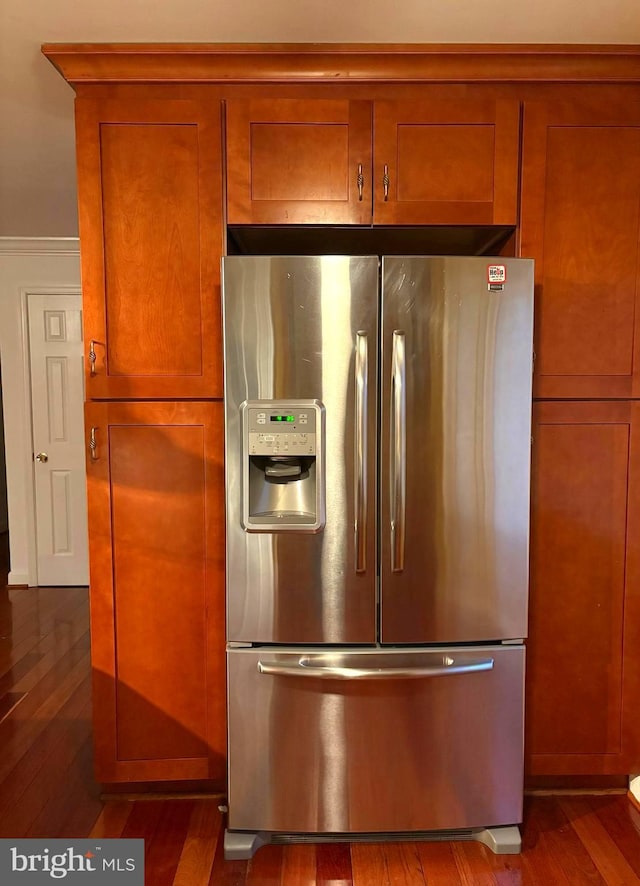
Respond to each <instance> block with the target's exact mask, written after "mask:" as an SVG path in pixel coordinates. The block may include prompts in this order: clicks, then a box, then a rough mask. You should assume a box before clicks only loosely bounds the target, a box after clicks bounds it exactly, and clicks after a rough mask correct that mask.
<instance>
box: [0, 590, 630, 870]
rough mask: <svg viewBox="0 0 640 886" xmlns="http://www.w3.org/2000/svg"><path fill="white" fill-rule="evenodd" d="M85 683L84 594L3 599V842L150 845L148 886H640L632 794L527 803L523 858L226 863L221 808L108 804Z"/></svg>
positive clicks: (374, 848) (272, 857)
mask: <svg viewBox="0 0 640 886" xmlns="http://www.w3.org/2000/svg"><path fill="white" fill-rule="evenodd" d="M89 675H90V665H89V634H88V605H87V591H86V589H84V588H38V589H34V588H31V589H16V590H7V589H6V588H5V589H4V590H0V748H1V749H2V753H1V754H0V837H82V836H87V835H90V836H92V837H95V838H98V837H121V836H122V837H143V838H144V839H145V841H146V844H145V845H146V871H147V875H146V882H147V883H148V884H149V886H172V884H173V886H212V884H220V886H250V884H257V886H276V884H281V886H302V884H305V886H306V884H314V883H316V884H325V886H327V884H334V886H347V884H353V886H396V884H398V886H399V884H402V886H424V884H427V886H456V884H465V886H468V884H471V886H476V884H477V886H485V884H487V886H488V884H497V886H504V884H509V886H513V884H540V886H550V884H551V886H552V884H577V886H582V884H611V886H623V884H634V883H640V810H639V809H636V808H635V807H634V806H633V805H632V804H631V803H630V802H629V801H628V799H627V798H626V796H625V795H624V794H599V795H595V794H594V795H585V794H573V795H570V794H563V795H558V796H535V797H527V798H526V801H525V821H524V826H523V852H522V854H521V855H518V856H495V855H493V854H492V853H491V852H490V851H489V850H487V849H486V847H484V846H481V845H479V844H476V843H407V842H405V843H376V844H357V843H354V844H351V845H349V844H343V843H342V844H341V843H338V844H328V843H320V844H315V845H313V844H311V845H305V844H298V845H293V846H285V847H283V846H265V847H264V848H262V849H260V850H259V852H258V853H257V854H256V856H255V857H254V858H253V859H252V860H251V861H250V862H225V861H224V859H223V854H222V833H223V821H222V816H221V814H220V812H219V811H218V802H219V801H218V800H217V799H216V798H210V797H202V798H196V799H194V798H190V799H151V798H150V799H132V800H127V799H122V798H117V799H109V800H108V801H106V802H104V801H103V800H101V798H100V788H99V786H98V785H97V784H96V783H95V781H94V779H93V776H92V759H91V716H90V679H89Z"/></svg>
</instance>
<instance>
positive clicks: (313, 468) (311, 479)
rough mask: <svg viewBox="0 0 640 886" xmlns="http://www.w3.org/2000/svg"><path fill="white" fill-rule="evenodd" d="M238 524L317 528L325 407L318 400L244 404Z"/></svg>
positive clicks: (321, 504)
mask: <svg viewBox="0 0 640 886" xmlns="http://www.w3.org/2000/svg"><path fill="white" fill-rule="evenodd" d="M241 412H242V463H243V467H242V471H243V483H242V498H243V501H242V525H243V526H244V528H245V529H246V530H247V531H248V532H274V531H278V530H290V531H303V532H304V531H306V532H317V531H318V530H319V529H322V527H323V526H324V521H325V514H324V467H323V450H324V445H323V444H324V409H323V407H322V404H321V403H320V402H319V401H318V400H251V401H246V402H245V403H243V404H242V407H241Z"/></svg>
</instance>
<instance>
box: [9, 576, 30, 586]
mask: <svg viewBox="0 0 640 886" xmlns="http://www.w3.org/2000/svg"><path fill="white" fill-rule="evenodd" d="M7 585H8V586H9V587H10V588H28V587H29V576H28V575H27V573H26V572H10V573H9V577H8V578H7Z"/></svg>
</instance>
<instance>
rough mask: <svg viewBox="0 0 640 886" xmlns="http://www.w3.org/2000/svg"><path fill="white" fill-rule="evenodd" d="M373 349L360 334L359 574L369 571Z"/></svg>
mask: <svg viewBox="0 0 640 886" xmlns="http://www.w3.org/2000/svg"><path fill="white" fill-rule="evenodd" d="M368 377H369V350H368V340H367V333H366V332H362V331H361V330H360V331H358V332H357V333H356V440H355V447H356V453H355V455H356V484H355V486H356V489H355V493H356V495H355V525H354V529H355V545H356V572H366V569H367V383H368Z"/></svg>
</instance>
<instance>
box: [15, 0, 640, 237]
mask: <svg viewBox="0 0 640 886" xmlns="http://www.w3.org/2000/svg"><path fill="white" fill-rule="evenodd" d="M136 41H137V42H147V43H148V42H160V41H168V42H211V43H223V42H256V43H259V42H275V43H286V42H317V43H322V42H327V43H335V42H354V43H362V42H380V43H389V42H399V43H403V42H405V43H447V42H449V43H518V42H520V43H536V42H539V43H634V42H635V43H640V2H639V0H580V2H577V0H537V2H535V3H532V2H530V0H482V2H481V0H448V2H447V0H347V2H344V0H243V2H237V0H109V2H103V0H83V2H82V3H79V2H78V0H29V2H23V0H3V2H2V3H0V119H1V120H2V127H0V169H1V170H3V174H2V176H0V235H7V236H14V237H15V236H25V237H28V236H74V235H75V234H76V233H77V219H76V205H75V160H74V134H73V91H72V89H71V87H70V86H68V85H67V84H66V83H65V82H64V80H63V79H62V78H61V77H60V75H59V74H58V73H57V72H56V71H55V70H54V68H53V67H52V66H51V65H50V64H49V62H48V61H47V60H46V59H45V58H44V57H43V56H42V55H41V53H40V44H41V43H46V42H51V43H54V42H62V43H73V42H96V43H100V42H121V43H127V42H129V43H130V42H136Z"/></svg>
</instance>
